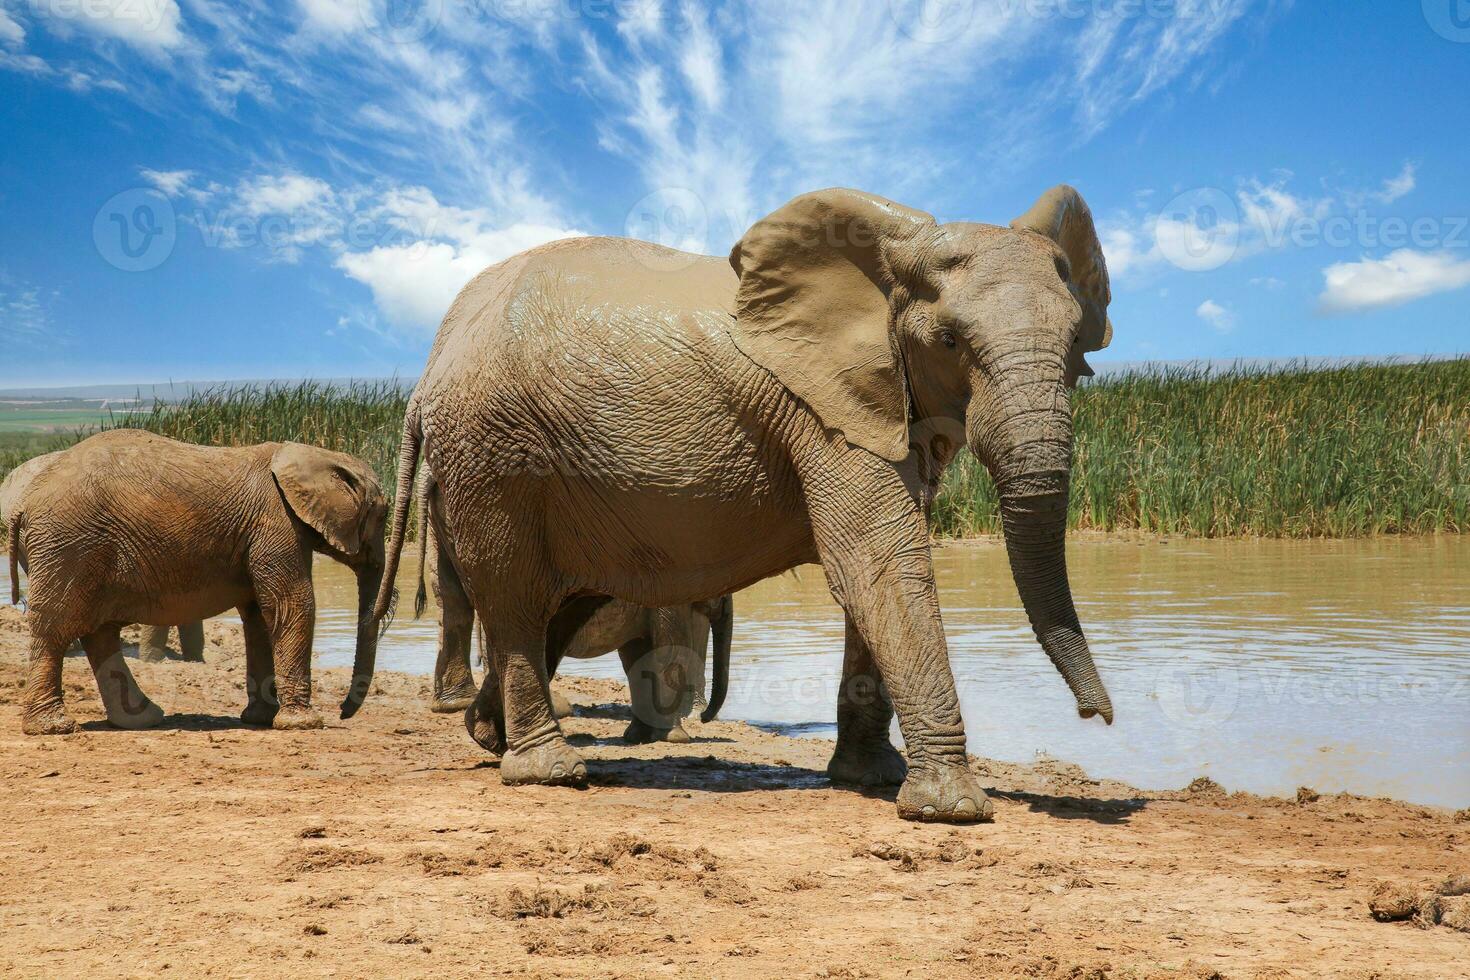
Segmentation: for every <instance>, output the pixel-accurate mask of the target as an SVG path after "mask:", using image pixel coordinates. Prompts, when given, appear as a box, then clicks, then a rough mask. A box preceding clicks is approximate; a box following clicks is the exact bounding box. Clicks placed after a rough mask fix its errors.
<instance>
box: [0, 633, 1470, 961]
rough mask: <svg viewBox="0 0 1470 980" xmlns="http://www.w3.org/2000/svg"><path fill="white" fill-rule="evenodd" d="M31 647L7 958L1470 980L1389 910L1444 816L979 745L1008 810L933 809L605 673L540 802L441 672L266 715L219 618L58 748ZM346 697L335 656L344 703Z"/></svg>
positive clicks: (12, 725)
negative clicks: (34, 675) (154, 706)
mask: <svg viewBox="0 0 1470 980" xmlns="http://www.w3.org/2000/svg"><path fill="white" fill-rule="evenodd" d="M24 638H25V633H24V628H23V624H22V620H21V617H20V614H19V613H18V612H17V611H16V610H14V609H11V608H8V607H5V608H0V779H3V786H4V790H5V791H4V793H3V794H0V826H3V827H4V831H3V833H0V933H3V936H4V941H3V944H0V968H3V971H0V972H12V971H14V972H20V973H29V974H53V975H54V974H59V973H62V972H66V973H79V972H82V971H84V970H85V971H99V970H100V971H105V972H107V973H109V974H127V975H133V974H150V975H158V974H160V973H162V972H164V971H168V972H179V973H183V974H217V975H228V976H239V975H259V974H264V973H267V972H270V973H281V972H287V971H289V972H290V973H292V974H297V975H313V976H314V975H326V974H350V975H392V976H403V975H429V974H433V975H440V976H443V975H449V976H458V975H465V974H468V973H470V972H471V971H475V972H485V973H492V974H518V975H527V976H640V977H641V976H649V975H670V976H682V975H696V974H697V975H701V976H714V977H721V976H731V977H734V976H742V977H744V976H825V977H887V976H904V975H913V976H927V975H935V974H942V975H973V976H985V977H992V976H1009V975H1017V976H1042V977H1053V976H1054V977H1120V978H1121V977H1153V976H1160V977H1163V976H1168V977H1180V976H1186V977H1191V976H1192V977H1295V976H1301V977H1315V976H1323V975H1330V976H1338V975H1340V976H1353V977H1370V976H1372V977H1397V976H1405V977H1451V976H1467V975H1470V972H1467V964H1470V933H1462V932H1459V931H1457V930H1456V929H1455V928H1453V927H1452V926H1450V925H1432V924H1430V922H1428V921H1426V920H1425V919H1424V918H1423V915H1422V905H1423V902H1422V901H1420V900H1416V901H1415V902H1409V901H1408V900H1407V899H1406V900H1405V901H1404V902H1402V903H1400V904H1402V905H1404V907H1405V908H1408V907H1409V906H1410V905H1412V906H1413V908H1412V909H1411V910H1410V917H1409V918H1407V919H1405V920H1404V921H1394V922H1380V921H1376V920H1375V918H1374V915H1375V914H1377V915H1379V916H1380V917H1382V916H1383V913H1384V909H1385V908H1386V907H1388V906H1387V905H1386V903H1385V898H1384V896H1385V895H1387V894H1388V892H1386V891H1385V888H1384V886H1385V883H1387V886H1389V887H1391V888H1397V889H1400V890H1407V891H1408V892H1410V893H1412V894H1413V895H1417V896H1423V895H1426V894H1430V893H1432V892H1433V891H1434V889H1435V888H1437V887H1440V883H1443V882H1444V881H1446V880H1447V879H1449V878H1450V877H1451V876H1452V875H1454V874H1457V873H1465V872H1470V856H1467V855H1470V822H1466V821H1465V820H1464V819H1460V820H1457V819H1456V815H1455V814H1452V813H1450V812H1448V811H1444V810H1437V809H1433V808H1427V807H1421V806H1413V805H1408V804H1403V803H1398V802H1394V801H1391V800H1382V799H1373V800H1370V799H1363V798H1359V797H1352V796H1321V797H1315V796H1314V794H1312V793H1309V792H1308V793H1302V794H1300V796H1299V798H1298V799H1293V800H1282V799H1266V798H1261V797H1256V796H1251V795H1247V794H1241V793H1235V794H1230V793H1226V792H1224V791H1223V790H1221V789H1220V788H1219V787H1217V786H1215V785H1213V784H1211V783H1209V782H1208V781H1201V782H1199V783H1197V784H1196V785H1195V786H1193V787H1192V788H1191V789H1186V790H1181V791H1177V792H1145V791H1140V790H1137V789H1134V788H1132V787H1129V786H1125V785H1122V784H1119V783H1112V782H1106V781H1096V780H1091V779H1089V778H1087V776H1086V775H1085V774H1084V773H1082V772H1081V771H1080V770H1078V769H1076V768H1075V767H1069V766H1067V765H1064V764H1057V763H1045V764H1039V765H1037V766H1031V767H1020V766H1010V765H1004V764H1000V763H994V762H987V761H986V760H983V759H976V760H975V761H974V765H975V767H976V769H977V771H979V772H981V773H982V774H983V776H984V780H985V782H986V784H987V785H988V786H991V787H993V788H994V794H993V795H994V796H995V802H996V822H995V823H994V824H990V825H985V826H978V827H968V828H962V829H954V828H949V827H941V826H924V825H916V824H907V823H903V822H901V821H899V820H898V819H897V818H896V817H895V815H894V808H893V803H892V796H891V794H887V795H881V794H880V795H864V794H861V793H857V792H852V791H849V790H843V789H835V788H832V787H831V786H830V785H829V784H828V783H827V780H826V779H825V777H824V776H823V774H822V770H823V767H824V765H825V763H826V758H827V753H828V752H829V751H830V743H827V742H823V741H818V740H803V739H792V738H786V737H781V736H776V735H771V734H768V733H765V732H761V731H759V730H756V729H753V728H750V727H748V726H746V725H743V724H740V723H735V722H716V723H713V724H711V725H708V726H704V727H703V729H702V730H701V731H700V732H699V733H698V737H697V741H696V742H695V743H693V744H691V745H684V746H673V745H656V746H640V747H629V746H625V745H623V744H621V742H620V740H619V739H618V737H617V736H618V733H619V732H621V730H622V728H623V726H624V724H625V723H626V713H625V709H624V708H623V707H622V705H621V704H620V703H619V690H618V685H615V684H613V683H611V682H606V681H596V680H588V679H574V680H570V681H568V682H566V683H565V686H564V690H566V691H567V692H568V694H569V695H570V697H571V699H572V701H573V702H574V703H575V704H576V705H577V706H578V714H577V716H576V717H575V718H573V719H570V720H569V721H568V722H567V726H566V727H567V729H568V732H569V733H570V734H571V737H572V739H573V741H574V743H576V744H577V745H578V746H579V747H580V749H581V750H582V751H583V752H584V753H585V754H586V755H587V757H588V759H589V761H590V762H591V765H592V768H593V773H594V775H593V785H592V786H591V787H590V788H589V789H587V790H584V791H581V792H577V791H570V790H554V789H544V788H539V787H532V788H523V789H518V790H510V789H507V788H505V787H503V786H501V784H500V780H499V776H498V774H497V772H496V770H495V763H494V762H493V760H490V759H487V758H486V757H485V756H484V755H483V753H481V752H480V751H479V749H478V748H477V747H475V746H474V745H473V744H471V743H470V742H469V740H468V739H467V738H466V737H465V735H464V732H463V729H462V727H461V724H460V720H459V718H458V717H457V716H440V715H433V714H430V713H429V712H428V711H427V709H426V708H425V707H424V705H425V703H426V699H427V695H428V686H427V679H426V678H421V677H416V676H411V675H407V674H396V673H381V674H380V675H379V678H378V680H377V682H376V684H375V690H374V691H373V694H372V696H371V697H370V699H369V700H368V702H367V705H366V706H365V707H364V709H363V711H362V712H361V713H360V714H359V715H358V716H357V717H356V718H354V719H353V720H352V721H350V722H346V723H343V722H338V721H336V720H335V719H331V720H329V722H328V727H327V728H326V730H324V731H318V732H272V731H262V730H255V729H249V728H244V727H242V726H240V725H239V723H238V722H237V721H236V720H235V719H236V715H237V713H238V712H239V710H240V707H241V706H242V705H243V703H244V687H243V681H244V676H243V661H242V651H243V647H242V645H241V642H240V637H239V633H238V630H236V629H234V628H230V627H218V626H214V625H211V627H210V635H209V643H208V648H207V651H206V658H207V660H208V662H207V663H205V664H185V663H181V662H168V663H163V664H156V665H150V664H141V663H138V662H137V661H136V660H134V661H132V664H131V665H132V668H133V670H134V673H135V674H136V675H137V677H138V680H139V683H140V684H141V685H142V687H143V689H144V690H145V691H147V692H149V693H150V694H151V695H152V696H153V698H154V700H156V701H157V702H158V703H159V704H161V705H163V706H164V707H165V708H166V709H167V710H168V711H169V712H170V715H169V717H168V719H167V721H166V722H165V724H164V726H163V727H162V728H159V729H155V730H153V731H148V732H123V731H117V730H114V729H111V728H109V727H107V725H106V724H105V723H104V722H102V721H101V717H102V714H101V707H100V704H99V703H98V701H97V698H96V694H95V688H94V687H93V684H92V679H91V675H90V673H89V671H88V669H87V666H86V661H85V659H84V658H82V657H80V656H77V657H73V658H69V659H68V661H67V665H66V673H65V680H66V695H67V698H68V701H69V704H70V707H71V710H72V713H73V714H74V716H75V717H76V718H77V720H78V721H79V722H82V730H81V731H79V732H78V733H77V734H75V735H71V736H66V737H62V738H49V739H41V738H26V737H23V736H22V735H21V734H20V720H19V712H18V709H17V706H16V702H17V698H18V695H19V692H20V685H21V683H22V670H21V665H22V663H23V660H24V655H25V653H24V651H25V642H24ZM346 683H347V672H346V671H345V670H340V669H335V670H326V671H321V672H319V673H318V676H317V686H318V696H319V698H320V703H321V704H322V705H324V706H331V705H334V704H335V703H336V701H337V700H338V699H339V698H340V695H341V692H342V690H343V689H344V688H345V685H346ZM329 714H330V713H329ZM1462 817H1463V815H1462ZM1375 895H1376V896H1377V905H1376V906H1375V907H1374V909H1373V910H1370V905H1373V903H1374V902H1375ZM1441 907H1442V908H1441V913H1440V916H1439V917H1441V918H1444V919H1445V921H1447V922H1460V921H1462V920H1463V919H1464V918H1466V917H1465V916H1464V915H1463V914H1461V913H1460V912H1457V911H1456V909H1458V907H1459V906H1458V903H1457V901H1456V899H1455V898H1454V897H1449V898H1445V899H1444V900H1443V901H1442V902H1441ZM1446 909H1447V910H1448V911H1449V912H1450V913H1451V914H1448V915H1446V914H1444V910H1446ZM1416 912H1418V913H1420V915H1419V918H1420V922H1419V923H1418V924H1416V923H1415V922H1414V914H1415V913H1416Z"/></svg>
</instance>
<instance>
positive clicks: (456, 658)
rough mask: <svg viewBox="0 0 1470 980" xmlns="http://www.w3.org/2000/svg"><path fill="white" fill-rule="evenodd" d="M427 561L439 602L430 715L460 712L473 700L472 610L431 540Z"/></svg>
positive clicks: (456, 575) (446, 558) (446, 559)
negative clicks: (436, 648) (434, 570)
mask: <svg viewBox="0 0 1470 980" xmlns="http://www.w3.org/2000/svg"><path fill="white" fill-rule="evenodd" d="M430 543H431V551H430V553H429V556H428V561H430V562H433V563H434V565H435V567H436V572H435V574H433V575H430V576H429V585H430V587H431V588H433V590H434V597H435V598H436V599H437V600H438V602H439V657H438V662H437V663H435V664H434V701H433V703H432V704H431V705H430V706H429V708H430V710H431V711H436V712H440V713H449V712H452V711H464V710H465V709H466V708H468V707H470V705H471V704H472V703H473V702H474V700H475V694H476V687H475V675H474V672H473V671H472V670H471V669H470V646H471V645H472V643H473V640H474V632H475V609H474V607H473V606H472V605H470V598H469V596H468V595H466V594H465V591H464V586H463V585H462V584H461V583H460V580H459V573H458V572H456V571H455V570H454V564H453V563H452V562H451V561H450V560H449V555H448V554H447V553H446V552H445V551H444V550H443V549H442V548H438V547H434V546H433V545H434V544H435V543H436V542H434V540H433V539H432V538H431V539H430Z"/></svg>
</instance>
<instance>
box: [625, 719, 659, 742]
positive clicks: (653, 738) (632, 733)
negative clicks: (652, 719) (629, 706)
mask: <svg viewBox="0 0 1470 980" xmlns="http://www.w3.org/2000/svg"><path fill="white" fill-rule="evenodd" d="M667 731H668V729H667V728H654V727H653V726H652V725H650V724H648V723H647V722H646V721H642V720H641V719H638V718H634V719H633V720H632V721H630V722H628V727H627V728H625V729H623V741H624V742H626V743H627V744H629V745H647V744H648V743H649V742H658V741H661V740H662V739H663V737H664V734H665V733H666V732H667Z"/></svg>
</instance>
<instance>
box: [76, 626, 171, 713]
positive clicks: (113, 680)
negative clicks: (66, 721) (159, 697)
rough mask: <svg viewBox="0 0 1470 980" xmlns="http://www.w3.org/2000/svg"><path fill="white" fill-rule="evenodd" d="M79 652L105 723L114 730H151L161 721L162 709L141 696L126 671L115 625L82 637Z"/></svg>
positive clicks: (135, 683)
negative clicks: (83, 654) (82, 653)
mask: <svg viewBox="0 0 1470 980" xmlns="http://www.w3.org/2000/svg"><path fill="white" fill-rule="evenodd" d="M82 649H84V650H86V651H87V662H88V663H90V664H91V665H92V675H93V676H94V677H95V678H96V679H97V693H98V694H99V695H101V697H102V707H103V708H104V709H105V710H106V711H107V720H108V722H109V723H111V724H113V725H115V726H116V727H118V728H152V727H153V726H155V725H157V724H158V723H160V722H161V721H163V709H162V708H160V707H159V706H158V705H156V704H154V703H153V702H152V701H151V700H150V699H149V698H148V695H146V694H144V693H143V691H142V690H141V689H140V688H139V687H138V682H137V681H136V680H134V679H133V672H132V671H131V670H129V669H128V662H127V660H126V659H124V658H123V655H122V641H121V639H120V638H119V636H118V626H117V625H116V624H114V625H111V626H103V627H101V628H100V629H97V630H95V631H94V632H92V633H90V634H88V635H87V636H84V637H82Z"/></svg>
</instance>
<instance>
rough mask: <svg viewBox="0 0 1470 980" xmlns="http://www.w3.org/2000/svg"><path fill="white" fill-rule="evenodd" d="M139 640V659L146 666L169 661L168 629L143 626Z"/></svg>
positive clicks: (165, 627)
mask: <svg viewBox="0 0 1470 980" xmlns="http://www.w3.org/2000/svg"><path fill="white" fill-rule="evenodd" d="M140 631H141V633H142V635H141V636H140V637H139V638H138V659H139V660H141V661H143V662H144V663H145V664H157V663H162V662H163V661H165V660H167V659H168V627H167V626H142V627H140Z"/></svg>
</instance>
